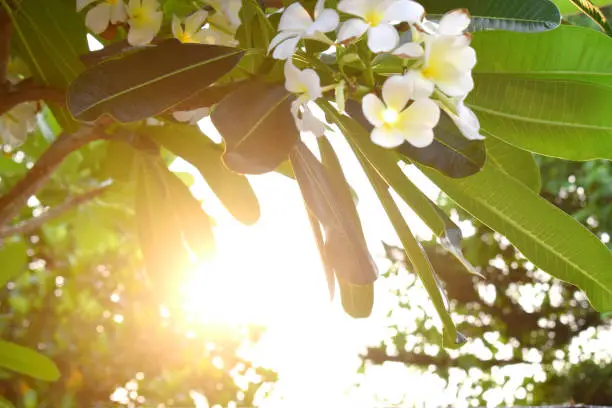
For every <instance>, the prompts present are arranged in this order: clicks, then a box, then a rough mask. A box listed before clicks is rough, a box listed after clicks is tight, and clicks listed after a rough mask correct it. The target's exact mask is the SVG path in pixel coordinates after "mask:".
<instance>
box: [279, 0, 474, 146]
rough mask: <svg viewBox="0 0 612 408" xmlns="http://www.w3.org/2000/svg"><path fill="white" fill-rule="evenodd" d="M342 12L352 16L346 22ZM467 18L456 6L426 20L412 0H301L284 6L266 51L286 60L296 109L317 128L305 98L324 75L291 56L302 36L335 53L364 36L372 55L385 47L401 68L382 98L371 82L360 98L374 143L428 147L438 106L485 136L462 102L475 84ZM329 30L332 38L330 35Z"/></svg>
mask: <svg viewBox="0 0 612 408" xmlns="http://www.w3.org/2000/svg"><path fill="white" fill-rule="evenodd" d="M339 12H341V13H344V14H345V15H348V16H350V17H349V18H348V19H346V20H345V21H344V22H342V23H341V22H340V20H341V19H340V14H339ZM469 24H470V15H469V13H468V12H467V10H464V9H461V10H453V11H451V12H449V13H447V14H446V15H444V16H443V17H442V18H441V19H440V20H439V21H438V22H434V21H428V20H427V19H426V18H425V9H424V8H423V6H422V5H421V4H419V3H417V2H416V1H412V0H341V1H340V2H339V3H338V7H337V10H334V9H331V8H326V7H325V1H324V0H318V1H317V3H316V6H315V8H314V12H313V15H312V16H311V14H309V12H308V11H307V10H306V9H305V8H304V7H303V6H302V5H301V4H300V3H299V2H296V3H293V4H291V5H290V6H289V7H287V8H286V9H285V10H284V12H283V14H282V16H281V19H280V23H279V26H278V34H277V35H276V36H275V37H274V38H273V39H272V41H271V43H270V47H269V50H268V51H269V52H270V53H271V54H272V56H273V57H274V58H276V59H281V60H287V62H286V67H285V78H286V87H287V90H289V91H290V92H293V93H295V94H296V95H297V96H298V98H297V100H296V101H295V102H294V105H293V108H292V112H293V113H294V116H295V119H296V123H297V125H298V127H299V128H300V130H304V131H311V132H313V133H315V134H317V135H321V134H322V132H323V130H324V129H325V127H324V125H323V124H322V123H318V122H317V121H318V119H316V118H315V117H314V115H312V112H311V111H310V110H309V108H308V102H309V101H314V100H315V99H317V98H319V97H321V96H322V95H323V92H322V89H323V88H321V85H320V79H319V77H318V75H317V73H316V72H315V71H313V70H310V69H305V70H303V71H300V70H299V69H298V68H296V67H294V66H293V62H292V59H293V56H294V55H295V54H296V53H299V52H300V51H302V50H303V48H302V46H303V43H302V40H315V41H319V42H322V43H326V44H329V46H330V47H334V48H333V49H331V51H332V52H333V51H335V52H336V55H341V53H342V54H343V55H346V54H347V53H348V51H347V49H349V48H350V47H352V46H353V45H354V44H356V43H358V42H360V41H361V40H362V39H363V40H364V41H366V44H367V48H368V49H369V52H370V53H371V56H372V59H373V58H378V57H381V56H383V55H384V54H388V55H391V56H393V57H394V58H399V59H401V61H402V62H401V66H402V67H403V69H402V72H398V73H397V74H396V75H393V76H391V77H389V78H388V79H386V81H385V82H384V84H383V85H382V87H381V88H382V89H381V97H379V95H378V94H377V93H376V89H377V87H376V83H375V81H374V80H373V81H372V83H371V84H370V86H369V87H370V90H371V92H370V93H368V94H367V95H365V96H363V98H362V110H363V114H364V116H365V117H366V118H367V120H368V121H369V122H370V123H371V124H372V126H373V127H374V128H373V130H372V133H371V137H372V141H373V142H374V143H376V144H379V145H381V146H384V147H396V146H399V145H400V144H402V143H404V142H405V141H407V142H408V143H410V144H412V145H413V146H415V147H426V146H428V145H430V144H431V143H432V142H433V140H434V128H435V127H436V126H437V124H438V122H439V119H440V114H441V109H442V110H444V111H445V112H446V113H447V114H448V115H449V116H450V117H451V118H452V119H453V120H454V121H455V123H456V124H457V127H458V128H459V130H460V131H461V132H462V133H463V134H464V136H465V137H466V138H468V139H472V140H474V139H482V138H483V137H482V136H481V135H480V124H479V122H478V118H477V117H476V115H475V114H474V113H473V112H472V111H471V110H470V109H469V108H468V107H467V106H466V105H465V102H464V101H465V98H466V97H467V95H468V94H469V93H470V92H471V90H472V88H473V87H474V82H473V79H472V69H473V68H474V66H475V65H476V53H475V51H474V49H473V48H471V47H470V41H471V37H470V35H469V34H467V33H466V30H467V28H468V26H469ZM400 25H401V26H403V27H404V28H406V27H408V28H407V29H405V30H404V31H405V32H406V34H407V35H400V33H399V32H398V29H397V27H398V26H400ZM331 33H333V34H334V35H335V41H332V40H331V39H330V38H329V37H330V36H331ZM406 37H408V40H406ZM369 62H371V60H370V61H369ZM369 69H371V67H369ZM371 75H372V79H374V74H373V73H371ZM324 88H328V87H324ZM329 88H332V89H333V88H334V86H333V85H332V86H330V87H329Z"/></svg>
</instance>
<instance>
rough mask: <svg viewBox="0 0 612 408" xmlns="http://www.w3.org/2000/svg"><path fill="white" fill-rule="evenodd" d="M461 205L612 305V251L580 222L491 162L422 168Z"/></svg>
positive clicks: (605, 306)
mask: <svg viewBox="0 0 612 408" xmlns="http://www.w3.org/2000/svg"><path fill="white" fill-rule="evenodd" d="M421 168H422V170H423V171H424V172H425V174H426V175H427V176H428V177H429V178H430V179H431V180H432V181H433V182H435V183H436V184H437V185H438V186H439V187H440V188H441V189H442V190H443V191H444V192H445V193H446V194H448V195H449V197H451V198H452V199H453V200H454V201H455V202H456V203H457V204H458V205H459V206H461V207H462V208H463V209H465V210H466V211H467V212H469V213H470V214H472V215H473V216H474V217H475V218H477V219H479V220H480V221H482V222H483V223H484V224H486V225H488V226H489V227H490V228H492V229H494V230H495V231H497V232H499V233H500V234H502V235H504V236H505V237H506V238H508V240H509V241H510V242H511V243H512V244H513V245H514V246H516V248H517V249H518V250H520V251H521V252H522V253H523V254H524V255H525V256H526V257H527V258H528V259H529V260H530V261H531V262H533V263H534V265H536V266H537V267H538V268H541V269H542V270H544V271H546V272H548V273H550V274H551V275H553V276H555V277H557V278H559V279H562V280H564V281H567V282H569V283H572V284H574V285H576V286H578V287H579V288H580V289H582V290H584V291H585V292H586V294H587V296H588V297H589V300H590V302H591V304H592V305H593V307H595V308H596V309H597V310H599V311H609V310H612V274H610V265H611V264H612V255H611V254H610V251H609V250H608V249H607V248H606V246H605V245H604V244H602V243H601V241H600V240H599V239H598V238H597V237H596V236H595V235H593V234H592V233H591V232H589V230H587V229H586V228H585V227H584V226H582V225H581V224H580V223H578V222H577V221H575V220H574V219H572V218H571V217H570V216H569V215H567V214H566V213H564V212H563V211H561V210H559V209H558V208H557V207H555V206H554V205H552V204H551V203H549V202H548V201H546V200H545V199H543V198H541V197H540V196H539V195H538V194H536V193H535V192H533V190H531V189H530V188H529V187H527V186H525V185H524V184H523V183H521V182H519V181H518V180H516V179H515V178H513V177H511V176H509V175H508V174H507V173H505V172H504V171H502V170H501V169H500V168H499V167H497V166H496V165H495V163H493V162H492V161H487V164H486V165H485V168H484V169H483V171H482V172H480V173H478V174H476V175H474V176H471V177H467V178H464V179H459V180H455V179H450V178H448V177H445V176H443V175H441V174H439V173H437V172H435V171H432V170H429V169H426V168H424V167H421Z"/></svg>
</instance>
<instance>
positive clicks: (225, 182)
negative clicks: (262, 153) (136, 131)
mask: <svg viewBox="0 0 612 408" xmlns="http://www.w3.org/2000/svg"><path fill="white" fill-rule="evenodd" d="M146 133H147V135H149V136H151V137H152V138H153V139H155V140H156V141H157V142H159V143H160V144H161V145H162V146H163V147H165V148H166V149H168V150H170V151H171V152H172V153H174V154H176V155H177V156H180V157H182V158H183V159H185V160H186V161H188V162H189V163H191V164H192V165H194V166H195V167H196V168H197V169H198V171H199V172H200V173H201V174H202V176H203V177H204V178H205V179H206V182H207V183H208V185H209V186H210V188H211V189H212V190H213V192H214V193H215V194H216V195H217V197H219V200H221V202H222V203H223V205H224V206H225V207H226V208H227V209H228V211H229V212H230V213H231V214H232V215H233V216H234V217H235V218H236V219H237V220H238V221H240V222H242V223H244V224H247V225H251V224H254V223H255V222H256V221H257V220H258V219H259V216H260V210H259V202H258V201H257V197H256V196H255V193H254V192H253V189H252V188H251V185H250V184H249V181H248V180H247V179H246V177H244V176H242V175H239V174H236V173H234V172H231V171H229V170H228V169H227V168H226V167H225V166H224V165H223V162H222V161H221V155H222V153H223V152H222V147H220V146H218V145H215V144H214V143H213V142H212V141H211V140H210V139H209V138H208V137H206V136H205V135H204V134H202V132H201V131H200V130H199V129H198V128H197V127H194V126H186V125H165V126H151V127H147V128H146Z"/></svg>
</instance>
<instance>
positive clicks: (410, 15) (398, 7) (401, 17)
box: [382, 0, 425, 24]
mask: <svg viewBox="0 0 612 408" xmlns="http://www.w3.org/2000/svg"><path fill="white" fill-rule="evenodd" d="M424 15H425V9H424V8H423V6H421V5H420V4H419V3H417V2H416V1H412V0H397V1H395V2H393V4H391V5H390V6H389V7H387V9H386V10H385V13H384V15H383V20H382V21H383V22H385V23H390V22H392V21H405V22H408V23H411V24H414V23H417V22H419V21H421V19H422V18H423V16H424Z"/></svg>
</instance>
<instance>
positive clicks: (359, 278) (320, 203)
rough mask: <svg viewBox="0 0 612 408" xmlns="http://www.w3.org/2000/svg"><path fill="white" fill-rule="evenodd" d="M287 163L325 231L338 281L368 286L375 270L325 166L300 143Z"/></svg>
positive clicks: (347, 209)
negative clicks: (289, 163)
mask: <svg viewBox="0 0 612 408" xmlns="http://www.w3.org/2000/svg"><path fill="white" fill-rule="evenodd" d="M290 159H291V164H292V165H293V170H294V171H295V176H296V179H297V181H298V184H299V186H300V190H301V192H302V196H303V197H304V201H305V202H306V204H307V205H308V208H309V209H310V211H312V213H313V214H314V215H315V216H316V217H317V218H318V220H319V222H320V223H321V224H322V225H323V228H324V230H325V258H326V260H327V261H328V262H329V263H330V264H331V265H332V267H333V268H334V271H335V272H336V276H337V277H338V279H339V280H342V281H344V282H346V283H350V284H352V285H361V286H365V285H369V284H371V283H373V282H374V281H375V280H376V278H377V275H378V273H377V269H376V265H375V264H374V261H373V260H372V257H371V256H370V254H369V252H368V249H367V247H366V245H365V242H363V238H362V235H361V233H360V227H359V225H357V224H356V223H355V219H354V217H352V216H351V215H350V211H351V210H350V208H347V205H352V199H351V203H350V204H348V203H346V202H345V201H344V198H343V197H344V196H343V195H341V194H338V192H337V191H336V189H335V188H334V185H333V184H332V182H331V180H330V177H329V175H328V174H327V171H326V169H325V167H323V165H322V164H321V163H320V162H319V161H318V160H317V158H316V157H315V156H314V155H313V154H312V153H311V152H310V150H308V148H307V147H306V146H305V145H304V144H303V143H302V142H298V143H297V144H296V145H295V147H294V148H293V150H292V152H291V155H290Z"/></svg>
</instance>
